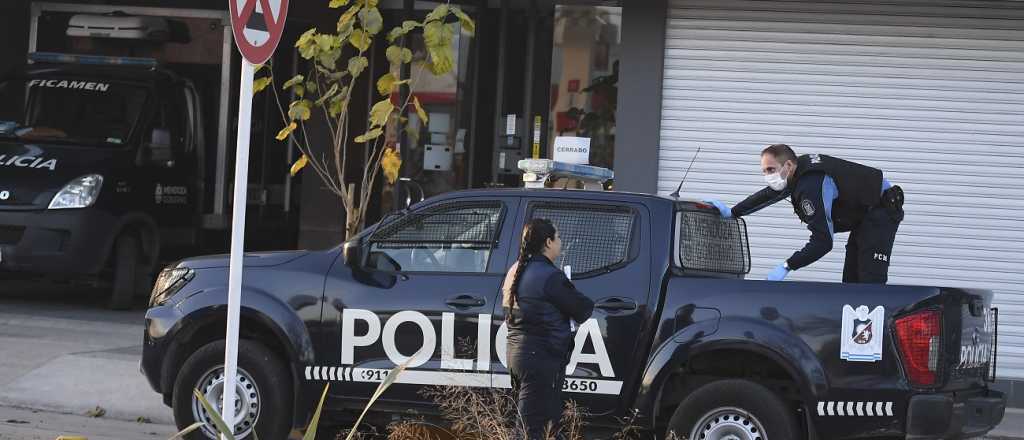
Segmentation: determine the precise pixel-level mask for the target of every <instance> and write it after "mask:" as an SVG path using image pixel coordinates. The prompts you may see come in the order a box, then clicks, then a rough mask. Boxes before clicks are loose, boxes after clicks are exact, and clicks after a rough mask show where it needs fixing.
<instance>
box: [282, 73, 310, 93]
mask: <svg viewBox="0 0 1024 440" xmlns="http://www.w3.org/2000/svg"><path fill="white" fill-rule="evenodd" d="M305 79H306V78H305V77H303V76H302V75H295V76H293V77H292V79H289V80H288V81H285V82H284V84H283V85H282V86H281V90H288V88H289V87H291V86H294V85H296V84H300V83H302V81H304V80H305Z"/></svg>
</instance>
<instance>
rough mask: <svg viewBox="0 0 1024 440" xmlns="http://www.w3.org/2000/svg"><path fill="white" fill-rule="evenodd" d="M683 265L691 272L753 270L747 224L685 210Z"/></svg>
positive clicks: (681, 240) (681, 236)
mask: <svg viewBox="0 0 1024 440" xmlns="http://www.w3.org/2000/svg"><path fill="white" fill-rule="evenodd" d="M679 264H680V266H682V267H683V269H687V270H697V271H704V272H714V273H728V274H736V275H742V274H746V273H747V272H749V271H750V252H749V250H748V248H747V226H746V223H744V222H743V220H742V219H738V218H732V219H726V218H722V216H720V215H718V214H717V213H707V212H698V211H681V212H680V221H679Z"/></svg>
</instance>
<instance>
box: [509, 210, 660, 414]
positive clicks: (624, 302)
mask: <svg viewBox="0 0 1024 440" xmlns="http://www.w3.org/2000/svg"><path fill="white" fill-rule="evenodd" d="M649 216H650V214H649V213H648V211H647V209H646V208H645V207H644V206H642V205H632V204H625V203H614V202H609V203H606V204H602V203H593V202H589V201H582V200H572V199H553V200H544V199H534V201H530V202H528V203H527V204H526V209H525V214H524V216H523V219H522V220H521V221H520V223H519V226H518V228H520V229H521V228H522V225H523V224H524V223H525V222H526V221H529V220H530V219H533V218H546V219H549V220H551V221H552V222H553V223H554V225H555V228H557V229H558V233H559V235H560V236H561V238H562V257H561V258H560V259H559V261H556V262H555V264H556V265H558V267H564V266H566V265H568V266H571V270H572V282H573V284H575V285H576V288H577V289H579V290H580V291H581V292H583V293H584V294H586V295H587V296H588V297H590V299H592V300H594V303H595V308H594V314H593V316H592V317H591V318H590V319H589V320H588V321H587V322H584V323H579V324H578V325H577V327H576V332H575V335H576V336H575V344H574V345H575V347H574V348H573V351H572V353H571V355H570V359H569V364H568V365H567V367H566V378H565V382H564V383H563V390H564V391H565V393H566V394H565V395H564V396H565V398H566V399H572V400H575V401H576V402H577V403H578V404H580V405H582V406H584V407H586V410H587V412H588V413H590V414H593V415H606V414H609V413H611V412H613V411H615V410H617V409H623V408H620V403H622V402H630V401H632V397H631V395H632V394H633V392H634V390H636V388H637V385H636V384H637V381H638V380H639V378H640V373H641V371H642V370H643V366H644V361H645V360H646V355H647V353H646V351H645V350H643V349H642V348H644V347H645V344H646V342H647V341H648V340H649V339H650V337H649V336H650V332H651V330H652V329H651V328H649V327H648V323H650V322H651V317H650V316H651V313H652V311H653V308H654V307H649V305H651V306H654V305H655V303H654V302H653V301H654V300H652V299H651V298H650V292H649V291H650V284H651V274H650V244H649V243H648V241H649V240H645V239H644V237H649V236H650V235H649V234H650V231H649V226H648V225H649V224H650V222H649V221H648V219H649ZM514 244H515V248H516V249H514V250H513V252H512V255H511V256H510V257H509V258H510V261H514V260H515V259H516V258H517V256H518V250H517V249H518V247H519V240H518V239H516V240H514ZM494 320H495V321H496V322H501V321H504V313H503V311H502V310H501V308H500V305H499V307H496V308H495V318H494ZM566 325H570V324H569V323H568V322H567V323H566ZM501 333H504V332H499V336H498V339H503V336H502V335H501ZM502 345H503V344H502ZM499 368H500V369H501V371H499ZM507 371H508V370H507V369H506V368H505V366H504V365H502V364H498V365H494V373H493V377H494V381H495V383H496V384H497V383H501V382H502V381H505V382H506V383H507V380H508V379H507Z"/></svg>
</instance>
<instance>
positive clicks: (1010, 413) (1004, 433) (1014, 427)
mask: <svg viewBox="0 0 1024 440" xmlns="http://www.w3.org/2000/svg"><path fill="white" fill-rule="evenodd" d="M989 437H990V438H1008V439H1024V409H1017V408H1012V409H1007V410H1006V415H1005V416H1003V423H1001V424H1000V425H999V426H998V427H996V429H995V430H993V431H992V432H991V433H989Z"/></svg>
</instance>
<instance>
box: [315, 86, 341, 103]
mask: <svg viewBox="0 0 1024 440" xmlns="http://www.w3.org/2000/svg"><path fill="white" fill-rule="evenodd" d="M336 93H338V83H334V84H331V88H329V89H327V92H326V93H324V94H323V95H320V98H319V99H317V100H316V105H318V106H321V105H324V103H325V102H327V100H328V99H331V97H332V96H334V95H335V94H336Z"/></svg>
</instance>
